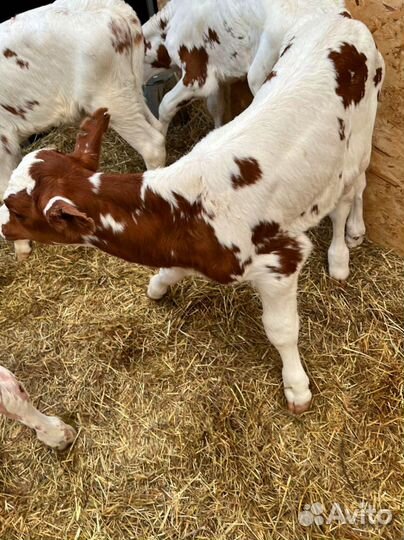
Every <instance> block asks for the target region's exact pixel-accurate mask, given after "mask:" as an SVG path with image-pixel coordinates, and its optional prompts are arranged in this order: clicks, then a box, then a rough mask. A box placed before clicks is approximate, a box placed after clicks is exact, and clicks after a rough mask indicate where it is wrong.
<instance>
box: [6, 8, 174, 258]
mask: <svg viewBox="0 0 404 540" xmlns="http://www.w3.org/2000/svg"><path fill="white" fill-rule="evenodd" d="M143 57H144V42H143V37H142V30H141V25H140V22H139V19H138V18H137V16H136V13H135V12H134V11H133V9H132V8H131V7H130V6H129V5H128V4H126V3H125V2H123V1H122V0H56V2H54V3H53V4H50V5H47V6H43V7H40V8H37V9H34V10H31V11H28V12H26V13H22V14H20V15H17V16H16V17H14V18H13V19H10V20H9V21H6V22H4V23H2V24H0V81H1V83H0V199H1V198H2V195H3V192H4V190H5V188H6V186H7V183H8V181H9V179H10V174H11V171H12V170H13V169H14V167H16V165H17V164H18V162H19V161H20V159H21V156H20V143H21V142H22V141H24V140H25V139H26V138H27V137H29V136H30V135H32V134H34V133H40V132H43V131H45V130H48V129H49V128H51V127H52V126H56V125H58V124H64V123H69V122H77V121H78V120H80V118H81V117H82V116H83V113H90V114H91V113H92V112H94V111H95V110H96V109H98V108H100V107H108V110H109V111H110V114H111V125H112V127H113V128H114V129H115V130H116V131H117V132H118V133H119V134H120V135H121V136H122V137H123V138H124V139H125V140H126V141H127V142H128V143H129V144H130V145H131V146H132V147H133V148H135V149H136V150H137V151H138V152H139V153H140V154H141V155H142V156H143V158H144V160H145V162H146V165H147V167H148V168H155V167H158V166H162V165H164V163H165V140H164V136H163V135H162V133H161V126H160V124H159V122H158V121H157V120H156V119H155V118H154V116H153V115H152V113H151V112H150V111H149V109H148V108H147V105H146V103H145V101H144V97H143V93H142V83H143ZM29 251H30V249H29V246H28V244H24V245H22V246H21V245H20V246H18V249H17V255H18V254H19V255H21V258H23V256H24V254H26V253H29Z"/></svg>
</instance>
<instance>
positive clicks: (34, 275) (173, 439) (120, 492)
mask: <svg viewBox="0 0 404 540" xmlns="http://www.w3.org/2000/svg"><path fill="white" fill-rule="evenodd" d="M187 114H188V115H190V118H189V119H188V120H190V121H188V122H185V124H184V125H176V126H174V128H173V129H172V130H171V131H170V137H169V140H168V148H169V160H170V161H173V160H175V159H177V158H178V157H180V156H181V155H182V154H183V153H184V152H185V151H186V150H187V149H188V148H189V147H190V146H192V144H194V143H195V142H196V141H197V140H198V139H199V138H200V137H201V136H203V134H204V133H206V132H207V131H208V130H209V129H210V124H209V121H208V119H207V117H206V114H205V113H204V111H203V110H202V109H201V108H199V107H192V108H188V110H187ZM75 133H76V129H75V128H64V129H58V130H55V131H53V132H52V133H50V134H49V135H48V136H47V137H45V139H44V140H41V141H38V142H37V143H35V145H36V146H37V147H42V146H44V145H49V144H54V145H56V146H57V147H58V148H59V149H61V150H68V149H70V148H71V146H72V143H73V140H74V136H75ZM35 145H34V146H35ZM27 150H29V149H27ZM102 167H103V168H106V169H109V170H119V171H122V172H123V171H135V170H142V168H143V164H142V160H141V159H140V158H139V157H138V156H136V154H135V152H134V151H133V150H132V149H131V148H130V147H128V146H127V145H126V144H124V143H123V142H122V141H121V140H120V139H119V138H118V137H117V136H116V135H115V134H113V133H110V134H109V135H108V137H107V140H106V142H105V144H104V148H103V164H102ZM329 238H330V229H329V226H328V223H324V224H322V225H321V226H320V227H319V229H318V230H316V231H315V232H314V234H313V239H314V242H315V246H316V249H315V251H314V253H313V256H312V257H311V259H310V261H309V262H308V264H307V265H306V268H305V270H304V272H303V274H302V277H301V279H300V285H299V288H300V293H299V305H300V315H301V333H300V349H301V352H302V355H303V358H304V362H305V366H306V368H307V371H308V373H309V376H310V379H311V385H312V389H313V392H314V401H313V406H312V409H311V411H309V412H308V413H306V414H305V415H303V416H302V417H294V416H292V415H291V414H289V413H288V412H287V411H286V409H285V401H284V396H283V391H282V384H281V365H280V360H279V357H278V355H277V353H276V351H275V350H274V349H273V348H272V347H271V346H270V345H269V344H268V341H267V339H266V336H265V334H264V330H263V327H262V325H261V322H260V316H261V307H260V304H259V301H258V299H257V297H256V296H255V294H254V292H253V291H252V290H251V289H250V288H249V287H248V286H245V285H243V286H238V287H231V288H225V287H220V286H217V285H215V284H212V283H208V282H205V281H203V280H200V279H187V280H184V282H182V283H181V284H179V285H178V286H176V287H174V288H173V290H172V291H171V292H170V293H169V294H168V295H167V297H166V298H165V299H164V300H162V301H161V302H160V303H154V302H152V301H150V300H148V299H147V297H146V295H145V289H146V285H147V281H148V279H149V277H150V275H151V274H152V271H151V270H149V269H147V268H142V267H138V266H135V265H130V264H128V263H125V262H123V261H120V260H117V259H114V258H112V257H108V256H107V255H104V254H102V253H101V252H98V251H96V250H91V249H78V248H62V247H40V246H37V247H36V249H35V252H34V255H33V256H32V257H31V259H30V260H29V261H28V262H27V263H26V264H17V263H16V262H15V261H14V258H13V251H12V246H10V245H5V244H4V243H2V244H0V363H1V364H3V365H5V366H6V367H8V368H10V369H12V370H13V371H14V372H15V373H16V374H17V375H18V376H19V377H20V378H21V380H22V381H24V384H25V385H26V386H27V388H28V389H29V391H30V393H31V395H32V396H33V399H34V402H35V404H36V405H37V406H38V407H40V408H41V409H42V410H44V412H47V413H49V414H59V415H61V416H62V417H64V418H65V419H66V420H69V421H70V422H72V423H73V424H74V425H75V426H76V427H77V428H78V429H79V435H78V438H77V440H76V442H75V444H74V446H73V447H72V448H71V449H70V451H69V452H67V453H64V454H58V453H55V452H54V451H51V450H49V449H47V448H46V447H44V446H43V445H41V444H40V443H39V442H38V441H37V440H36V439H35V437H34V434H33V433H32V432H30V430H28V429H27V428H24V427H21V426H19V425H17V424H16V423H13V422H10V421H7V420H1V436H0V441H1V442H0V538H2V539H3V538H4V540H23V539H24V540H25V539H27V540H48V539H52V540H53V539H55V540H56V539H58V540H59V539H65V538H66V539H69V540H70V539H71V540H73V539H77V540H78V539H80V540H90V539H91V540H106V539H110V540H120V539H122V540H123V539H125V540H127V539H136V540H156V539H161V540H168V539H172V540H185V539H187V540H191V539H192V540H197V539H198V540H205V539H206V540H213V539H214V540H233V539H234V540H236V539H237V540H241V539H245V540H254V539H258V540H270V539H271V540H272V539H283V540H297V539H304V538H305V539H309V538H310V539H326V538H327V539H329V538H338V539H344V540H349V539H352V540H353V539H358V540H359V539H372V540H375V539H383V540H398V539H399V538H401V517H400V500H401V497H402V494H403V462H402V416H403V415H402V403H401V397H400V395H401V391H402V385H403V376H402V360H403V299H404V286H403V277H404V261H403V260H402V259H400V258H398V257H397V256H395V255H394V254H393V253H390V252H388V251H386V250H383V249H380V248H378V247H376V246H374V245H370V244H369V243H365V245H364V246H363V247H361V248H359V249H357V250H355V251H353V253H352V262H351V268H352V273H351V276H350V278H349V281H348V282H347V284H346V286H344V287H342V286H340V285H339V284H337V283H335V282H334V281H333V280H332V279H330V278H329V276H328V275H327V273H326V248H327V246H328V242H329ZM362 501H366V502H367V503H369V504H371V505H373V506H374V507H375V508H376V509H382V508H386V509H390V510H391V511H392V512H393V522H392V523H391V524H390V525H388V526H386V527H381V528H380V527H379V528H378V527H374V526H368V525H361V524H360V523H359V524H356V525H349V524H347V525H338V523H334V524H333V525H324V526H317V525H312V526H311V527H304V526H302V525H300V524H299V520H298V514H299V512H301V511H302V510H305V505H308V504H313V503H322V504H323V505H324V507H325V509H326V511H327V512H329V510H330V508H331V505H332V503H333V502H337V503H339V504H340V505H341V507H342V508H347V509H349V510H351V511H352V512H353V511H354V510H356V509H358V508H359V505H360V503H361V502H362Z"/></svg>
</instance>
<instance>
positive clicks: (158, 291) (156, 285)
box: [147, 274, 167, 300]
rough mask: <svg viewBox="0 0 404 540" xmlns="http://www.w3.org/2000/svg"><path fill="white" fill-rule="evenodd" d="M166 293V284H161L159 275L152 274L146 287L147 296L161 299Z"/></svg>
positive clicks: (152, 298) (151, 298)
mask: <svg viewBox="0 0 404 540" xmlns="http://www.w3.org/2000/svg"><path fill="white" fill-rule="evenodd" d="M166 293H167V286H166V285H161V283H160V278H159V275H158V274H157V275H156V276H153V277H152V278H151V280H150V282H149V286H148V287H147V296H148V297H149V298H150V300H161V299H162V298H163V296H164V295H165V294H166Z"/></svg>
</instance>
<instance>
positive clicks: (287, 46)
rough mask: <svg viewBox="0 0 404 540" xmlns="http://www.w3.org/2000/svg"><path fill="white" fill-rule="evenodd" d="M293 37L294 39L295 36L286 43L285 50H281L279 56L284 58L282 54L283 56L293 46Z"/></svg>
mask: <svg viewBox="0 0 404 540" xmlns="http://www.w3.org/2000/svg"><path fill="white" fill-rule="evenodd" d="M293 39H294V38H292V40H291V41H290V43H288V44H287V45H286V47H285V48H284V49H283V51H282V52H281V54H280V56H279V58H282V56H283V55H284V54H285V53H286V52H287V51H288V50H289V49H290V48H291V46H292V45H293V43H292V42H293Z"/></svg>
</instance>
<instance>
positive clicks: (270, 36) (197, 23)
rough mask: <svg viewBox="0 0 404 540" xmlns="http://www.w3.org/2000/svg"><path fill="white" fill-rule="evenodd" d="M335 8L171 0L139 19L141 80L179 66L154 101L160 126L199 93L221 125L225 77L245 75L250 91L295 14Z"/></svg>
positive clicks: (309, 2) (258, 0)
mask: <svg viewBox="0 0 404 540" xmlns="http://www.w3.org/2000/svg"><path fill="white" fill-rule="evenodd" d="M339 12H340V13H345V14H348V12H346V11H345V3H344V0H220V2H218V1H217V0H198V1H197V2H196V1H195V0H171V1H170V2H169V3H168V4H167V5H166V6H165V7H164V8H163V9H162V10H161V11H160V12H159V13H157V14H156V15H155V16H154V17H152V18H151V19H150V20H149V21H148V22H146V23H145V24H144V25H143V34H144V39H145V46H146V48H145V71H144V75H145V81H147V80H148V79H149V78H150V77H152V76H153V75H155V74H157V73H159V72H160V71H162V70H164V69H168V68H170V67H178V68H180V70H181V79H180V80H179V82H178V83H177V85H176V86H175V87H174V88H173V89H172V90H171V91H170V92H168V93H167V94H166V95H165V97H164V98H163V100H162V102H161V105H160V110H159V119H160V121H161V122H162V124H163V129H164V130H165V132H166V131H167V129H168V125H169V123H170V121H171V119H172V118H173V116H174V115H175V114H176V112H177V111H178V110H179V109H180V108H181V107H183V106H184V105H187V104H188V103H190V102H191V101H193V100H195V99H201V98H206V100H207V106H208V109H209V111H210V113H211V115H212V117H213V119H214V122H215V127H219V126H221V125H222V124H223V123H224V114H225V113H224V110H225V106H226V97H227V96H226V94H225V92H226V87H227V83H231V82H234V81H235V80H237V79H245V78H246V77H247V80H248V84H249V87H250V90H251V92H252V94H253V95H255V94H256V93H257V92H258V90H259V89H260V88H261V86H262V84H263V83H264V81H265V78H266V76H267V75H268V73H270V72H271V70H272V68H273V66H274V64H275V62H276V61H277V60H278V58H279V55H280V54H281V53H282V50H281V45H282V42H283V40H284V37H285V34H286V32H287V31H288V30H289V29H290V28H291V27H292V26H293V25H294V24H295V23H296V22H298V21H299V19H300V18H302V17H304V16H306V15H309V14H321V13H339ZM348 15H349V14H348Z"/></svg>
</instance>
